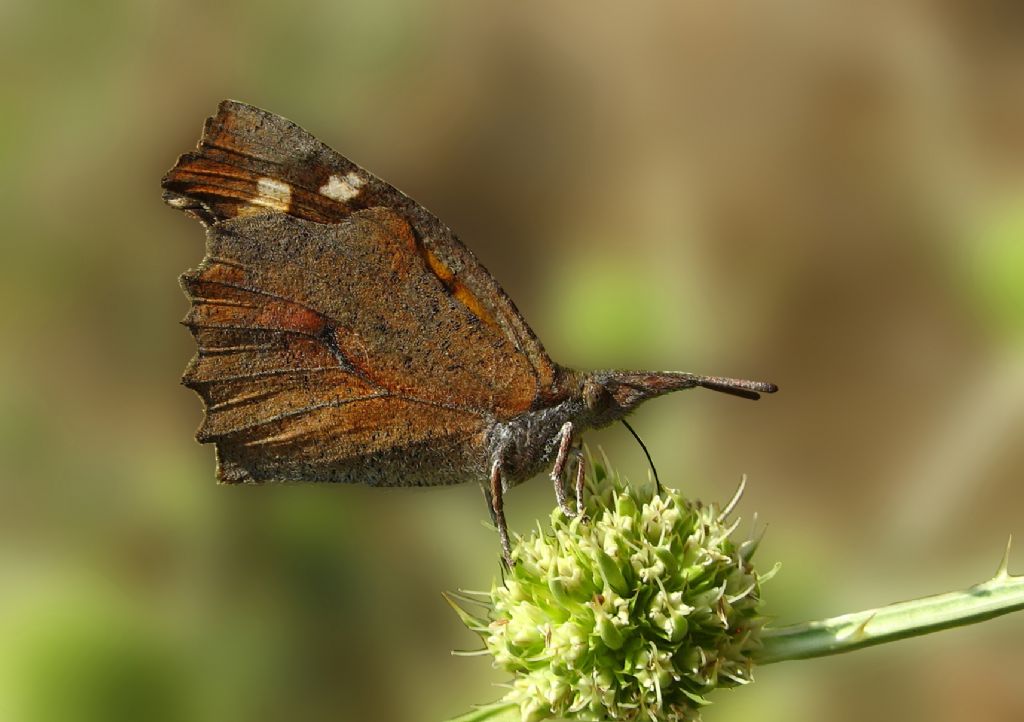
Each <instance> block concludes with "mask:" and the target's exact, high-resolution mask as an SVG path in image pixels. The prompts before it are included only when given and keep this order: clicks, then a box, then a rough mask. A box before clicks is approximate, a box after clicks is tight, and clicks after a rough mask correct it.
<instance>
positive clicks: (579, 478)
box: [576, 449, 587, 516]
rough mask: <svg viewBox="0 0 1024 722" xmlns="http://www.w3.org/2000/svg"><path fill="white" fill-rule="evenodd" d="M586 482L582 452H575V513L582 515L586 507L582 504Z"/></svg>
mask: <svg viewBox="0 0 1024 722" xmlns="http://www.w3.org/2000/svg"><path fill="white" fill-rule="evenodd" d="M586 480H587V469H586V465H585V463H584V460H583V451H582V450H580V449H577V450H576V513H577V514H579V515H580V516H583V515H584V512H585V511H586V505H585V504H584V503H583V484H584V482H585V481H586Z"/></svg>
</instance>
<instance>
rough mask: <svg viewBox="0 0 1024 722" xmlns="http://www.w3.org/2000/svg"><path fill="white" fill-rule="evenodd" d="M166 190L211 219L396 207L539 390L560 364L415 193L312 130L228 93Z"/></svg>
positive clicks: (335, 218) (332, 218)
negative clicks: (522, 361) (524, 363)
mask: <svg viewBox="0 0 1024 722" xmlns="http://www.w3.org/2000/svg"><path fill="white" fill-rule="evenodd" d="M162 185H163V188H164V198H165V200H166V201H167V202H168V203H170V204H171V205H173V206H175V207H178V208H182V209H184V210H187V211H190V212H192V213H194V214H195V215H196V216H198V217H199V218H200V219H201V220H203V221H204V222H205V223H206V224H211V223H214V222H216V221H219V220H224V219H228V218H234V217H237V216H239V215H249V214H257V213H265V212H283V213H287V214H288V215H292V216H295V217H296V218H304V219H307V220H312V221H317V222H320V223H339V222H341V221H343V220H344V219H346V218H348V217H349V216H350V215H351V214H353V213H355V212H356V211H359V210H362V209H366V208H375V207H382V208H389V209H391V210H392V211H394V212H395V213H397V214H398V215H399V216H401V217H402V218H403V219H405V221H406V222H407V223H408V224H409V225H410V226H411V227H412V229H413V233H414V234H415V235H416V238H417V241H418V242H419V244H420V248H421V253H422V255H423V256H424V259H425V261H426V262H427V265H428V267H429V268H430V270H431V271H432V272H433V273H434V274H435V275H436V276H437V277H438V278H439V279H440V280H441V282H442V283H443V284H444V285H445V286H446V287H447V288H448V290H449V292H450V293H451V294H452V295H453V296H454V297H455V298H457V299H459V301H460V302H462V303H463V304H464V305H466V306H467V307H469V308H471V309H472V310H473V311H474V312H475V313H477V315H479V316H481V317H487V318H488V319H489V320H491V321H493V322H494V323H495V324H496V325H497V326H498V327H499V328H500V329H501V331H502V332H503V333H504V334H505V335H506V336H507V337H508V339H509V340H510V341H511V342H512V343H513V344H514V346H515V348H516V349H517V350H518V351H519V352H520V353H522V354H525V355H526V357H527V359H528V360H529V362H530V366H531V368H532V370H533V375H534V379H535V381H534V386H535V388H536V390H537V393H538V394H539V395H541V396H544V395H548V394H550V390H551V387H552V385H553V384H554V383H555V376H556V372H557V367H556V366H555V364H554V363H553V362H552V361H551V359H550V358H548V355H547V354H546V353H545V351H544V347H543V345H542V344H541V343H540V341H539V340H538V339H537V336H536V335H535V334H534V333H533V331H532V329H530V327H529V325H527V323H526V321H525V320H524V319H523V317H522V315H521V314H520V313H519V311H518V309H516V307H515V304H514V303H512V300H511V299H510V298H509V297H508V295H507V294H506V293H505V291H504V290H502V288H501V287H500V286H499V285H498V283H497V282H496V281H495V280H494V277H493V276H491V274H490V273H489V272H488V271H487V269H486V268H484V267H483V265H481V264H480V262H479V261H477V259H476V257H475V256H474V255H473V253H472V252H471V251H470V250H469V249H468V248H466V247H465V246H464V245H463V244H462V242H461V241H459V239H458V238H457V237H456V236H455V234H454V233H453V232H452V231H451V229H449V228H448V227H447V226H446V225H445V224H444V223H442V222H441V221H440V220H438V218H437V217H436V216H434V215H433V214H432V213H431V212H430V211H428V210H427V209H426V208H424V207H423V206H421V205H420V204H418V203H417V202H416V201H414V200H413V199H411V198H409V197H408V196H407V195H405V194H404V193H402V192H401V191H399V190H397V189H396V188H394V187H393V186H391V185H389V184H388V183H386V182H384V181H382V180H381V179H379V178H377V177H376V176H375V175H373V174H372V173H370V172H369V171H367V170H365V169H363V168H361V167H359V166H358V165H356V164H355V163H353V162H352V161H350V160H348V159H347V158H345V157H344V156H342V155H341V154H340V153H338V152H336V151H335V150H333V149H332V148H330V147H328V146H327V145H325V144H324V143H322V142H321V141H319V140H318V139H317V138H315V137H313V136H312V135H311V134H310V133H309V132H307V131H306V130H304V129H303V128H301V127H299V126H298V125H296V124H294V123H292V122H291V121H289V120H287V119H285V118H282V117H281V116H279V115H275V114H273V113H269V112H267V111H265V110H261V109H260V108H256V107H253V106H251V105H246V104H245V103H239V102H237V101H233V100H225V101H223V102H222V103H221V104H220V108H219V110H218V112H217V114H216V115H215V116H213V117H211V118H208V119H207V121H206V125H205V127H204V130H203V136H202V138H201V140H200V141H199V146H198V148H197V149H196V150H195V151H194V152H192V153H187V154H185V155H183V156H181V158H179V159H178V162H177V164H176V165H175V166H174V168H172V169H171V171H170V172H168V173H167V175H166V176H165V177H164V179H163V183H162Z"/></svg>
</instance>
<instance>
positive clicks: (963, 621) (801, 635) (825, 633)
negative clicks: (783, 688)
mask: <svg viewBox="0 0 1024 722" xmlns="http://www.w3.org/2000/svg"><path fill="white" fill-rule="evenodd" d="M1007 551H1009V549H1007ZM1020 609H1024V577H1021V576H1016V577H1015V576H1010V575H1009V574H1008V573H1007V571H1006V557H1004V558H1003V563H1002V565H1000V568H999V571H998V572H997V573H996V576H995V577H993V578H992V579H991V580H989V581H987V582H984V583H983V584H976V585H974V586H973V587H970V588H969V589H965V590H963V591H959V592H950V593H948V594H938V595H936V596H933V597H924V598H922V599H914V600H911V601H909V602H897V603H896V604H890V605H888V606H885V607H879V608H878V609H868V610H866V611H863V612H854V613H852V614H844V615H842V616H839V617H832V618H831V619H823V620H821V621H817V622H804V623H802V624H791V625H789V626H786V627H778V628H776V629H771V628H767V629H765V630H764V631H763V632H762V634H761V640H762V641H763V642H764V647H763V648H762V649H761V650H760V651H759V652H758V653H757V656H756V657H755V660H756V662H757V663H758V664H769V663H771V662H784V661H786V660H790V659H808V658H811V657H823V656H825V655H828V654H839V653H841V652H851V651H853V650H855V649H860V648H862V647H870V646H872V645H875V644H884V643H886V642H894V641H896V640H898V639H904V638H906V637H916V636H918V635H921V634H928V633H930V632H938V631H939V630H942V629H951V628H953V627H961V626H964V625H967V624H974V623H976V622H982V621H984V620H986V619H992V618H993V617H998V616H1000V615H1003V614H1008V613H1010V612H1014V611H1017V610H1020Z"/></svg>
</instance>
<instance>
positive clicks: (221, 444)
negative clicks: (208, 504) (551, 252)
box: [162, 101, 776, 560]
mask: <svg viewBox="0 0 1024 722" xmlns="http://www.w3.org/2000/svg"><path fill="white" fill-rule="evenodd" d="M162 186H163V189H164V200H165V201H166V202H167V203H168V204H170V205H171V206H173V207H175V208H179V209H181V210H184V211H186V212H188V213H190V214H191V215H193V216H195V217H196V218H198V219H199V220H200V222H202V224H203V225H204V227H205V229H206V256H205V257H204V258H203V260H202V262H201V263H200V264H199V266H198V267H197V268H196V269H194V270H191V271H188V272H186V273H185V274H183V275H182V277H181V283H182V287H183V288H184V290H185V293H186V295H187V296H188V298H189V300H190V302H191V308H190V310H189V313H188V315H187V316H186V318H185V321H184V323H185V325H186V326H187V327H188V328H189V330H190V331H191V332H192V335H193V336H194V337H195V340H196V345H197V347H198V349H197V353H196V356H195V357H194V358H193V359H192V361H191V363H190V364H189V366H188V368H187V369H186V371H185V375H184V377H183V379H182V382H183V383H184V384H185V385H186V386H188V387H189V388H192V389H194V390H195V391H196V392H197V393H198V394H199V395H200V396H201V397H202V399H203V401H204V402H205V406H206V414H205V418H204V420H203V423H202V425H201V426H200V428H199V431H198V433H197V435H196V438H197V439H198V440H199V441H201V442H210V443H213V444H214V445H215V446H216V449H217V476H218V478H219V479H220V480H221V481H223V482H227V483H260V482H270V481H310V482H317V481H319V482H352V483H364V484H370V485H374V486H413V485H417V486H434V485H445V484H458V483H464V482H469V481H476V482H479V483H480V484H481V485H482V487H483V489H484V493H485V496H486V497H487V499H488V508H489V510H490V513H491V516H492V519H493V520H494V522H495V526H496V527H497V529H498V533H499V536H500V540H501V545H502V550H503V552H504V555H505V559H506V560H508V559H509V555H510V545H509V537H508V530H507V525H506V523H505V516H504V502H503V498H504V493H505V492H506V491H507V490H508V489H509V488H510V487H512V486H514V485H516V484H518V483H521V482H522V481H525V480H526V479H529V478H531V477H533V476H535V475H537V474H538V473H540V472H542V471H546V470H549V469H550V470H551V478H552V480H553V481H554V486H555V493H556V496H557V498H558V502H559V504H560V505H561V507H562V508H563V509H564V510H565V512H566V513H567V514H575V513H578V511H579V509H580V508H581V504H582V487H583V480H584V468H583V463H582V459H581V454H580V443H581V442H580V435H581V433H582V432H583V431H585V430H586V429H590V428H597V427H601V426H606V425H608V424H610V423H612V422H614V421H616V420H619V419H624V417H625V416H626V415H627V414H628V413H630V412H631V411H632V410H633V409H635V408H636V407H637V406H638V405H639V404H641V403H643V402H644V401H645V400H647V399H649V398H653V397H655V396H660V395H662V394H665V393H669V392H671V391H678V390H680V389H686V388H693V387H698V386H699V387H703V388H708V389H712V390H715V391H723V392H727V393H731V394H735V395H738V396H742V397H745V398H751V399H756V398H758V395H759V394H760V393H771V392H773V391H775V390H776V388H775V386H774V385H772V384H769V383H763V382H756V381H743V380H737V379H729V378H722V377H715V376H699V375H695V374H686V373H672V372H664V373H658V372H626V371H596V372H579V371H574V370H572V369H568V368H565V367H562V366H560V365H558V364H556V363H554V362H553V361H552V360H551V359H550V358H548V355H547V353H546V352H545V351H544V348H543V346H542V345H541V343H540V341H539V340H538V339H537V337H536V335H535V334H534V333H533V331H532V330H531V329H530V327H529V326H528V325H527V324H526V321H525V320H523V318H522V316H521V315H520V313H519V312H518V310H517V309H516V307H515V305H514V304H513V303H512V301H511V300H510V299H509V297H508V296H507V295H506V294H505V292H504V291H503V290H502V289H501V287H500V286H499V285H498V283H497V282H496V281H495V280H494V278H493V277H492V276H491V275H490V273H488V272H487V270H486V269H485V268H484V267H483V266H482V265H481V264H480V263H479V262H478V261H477V260H476V258H475V257H474V256H473V254H472V253H471V252H470V251H469V250H468V249H467V248H466V247H465V246H464V245H463V244H462V243H461V242H460V241H459V240H458V238H457V237H456V236H455V235H454V234H453V233H452V231H451V230H450V229H449V228H448V227H447V226H446V225H444V224H443V223H442V222H441V221H439V220H438V219H437V218H436V217H435V216H434V215H432V214H431V213H430V212H429V211H427V210H426V209H425V208H423V207H422V206H421V205H419V204H418V203H416V202H415V201H413V200H412V199H410V198H409V197H408V196H406V195H404V194H403V193H401V192H400V191H398V190H396V189H395V188H393V187H392V186H390V185H388V184H387V183H385V182H384V181H382V180H380V179H379V178H377V177H376V176H374V175H373V174H371V173H369V172H368V171H366V170H364V169H363V168H361V167H359V166H357V165H356V164H354V163H352V162H351V161H350V160H348V159H347V158H345V157H343V156H341V155H340V154H338V153H337V152H335V151H334V150H332V149H331V148H329V147H328V146H326V145H324V144H323V143H321V142H320V141H319V140H317V139H316V138H314V137H313V136H312V135H310V134H309V133H308V132H306V131H305V130H303V129H302V128H300V127H299V126H297V125H295V124H294V123H291V122H290V121H288V120H285V119H284V118H281V117H280V116H277V115H274V114H272V113H268V112H266V111H264V110H260V109H258V108H255V107H252V106H250V105H245V104H243V103H238V102H235V101H224V102H223V103H221V105H220V108H219V111H218V113H217V114H216V115H215V116H213V117H212V118H209V119H208V120H207V122H206V126H205V128H204V131H203V135H202V138H201V139H200V141H199V146H198V148H197V149H196V150H195V151H193V152H191V153H186V154H185V155H183V156H181V158H179V159H178V162H177V163H176V164H175V166H174V167H173V168H172V169H171V170H170V171H169V172H168V173H167V175H166V176H165V177H164V179H163V182H162ZM572 465H575V467H576V474H575V486H574V490H575V496H576V505H573V504H571V503H570V498H569V496H570V495H569V493H568V492H567V491H566V484H565V478H564V477H565V476H566V475H567V472H568V471H569V467H570V466H572Z"/></svg>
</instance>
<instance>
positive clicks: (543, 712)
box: [456, 465, 766, 722]
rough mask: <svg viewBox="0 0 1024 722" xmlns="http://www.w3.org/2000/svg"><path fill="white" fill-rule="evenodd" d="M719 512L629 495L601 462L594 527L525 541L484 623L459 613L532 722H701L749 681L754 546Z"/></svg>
mask: <svg viewBox="0 0 1024 722" xmlns="http://www.w3.org/2000/svg"><path fill="white" fill-rule="evenodd" d="M729 507H730V509H727V511H726V513H722V512H721V511H720V510H719V509H717V508H716V506H714V505H702V504H701V503H700V502H690V501H687V500H686V499H684V498H683V497H681V496H680V495H679V494H678V493H676V492H675V491H672V490H670V489H665V488H663V489H661V491H660V493H655V492H654V490H652V489H651V488H649V487H648V486H645V487H644V488H635V487H630V486H628V485H626V484H624V483H623V482H622V481H621V480H620V479H619V478H618V476H617V475H614V474H611V475H609V474H607V473H606V472H605V471H604V469H603V468H602V467H601V466H598V465H595V471H594V473H593V474H591V480H590V484H589V489H588V494H587V500H586V508H587V515H586V517H584V518H580V517H577V518H573V519H568V518H566V517H565V516H564V515H563V514H562V512H561V510H559V509H557V508H556V509H555V510H554V511H553V512H552V514H551V529H550V531H549V532H545V531H543V530H541V529H538V530H537V532H535V533H534V534H532V535H531V536H529V537H527V538H517V539H516V542H515V544H514V547H513V550H512V558H513V560H514V562H515V563H514V565H513V567H512V569H511V570H509V571H508V572H507V573H506V575H505V579H504V581H503V583H500V584H498V583H495V584H494V586H493V588H492V589H491V592H490V594H488V595H485V597H486V601H485V602H484V605H485V607H486V613H485V615H483V616H481V617H477V616H474V615H473V614H471V613H469V612H468V611H466V610H465V609H462V608H460V607H456V609H457V611H458V612H459V613H460V616H461V617H462V619H463V621H464V622H465V623H466V624H467V625H468V626H469V627H470V628H471V629H473V630H474V631H476V632H478V633H479V634H480V636H481V637H482V638H483V641H484V644H485V646H486V648H487V651H488V652H490V654H491V655H493V657H494V663H495V665H496V666H497V667H499V668H501V669H504V670H507V671H509V672H512V673H513V674H514V675H515V678H514V680H513V682H512V685H511V690H510V691H509V692H508V694H507V695H506V696H505V699H504V702H506V703H515V704H517V705H518V706H519V708H520V713H521V716H522V719H523V720H524V722H533V721H534V720H541V719H546V718H551V717H555V718H561V719H580V720H605V719H614V720H655V721H661V720H665V721H670V720H671V721H677V720H697V719H699V718H700V712H699V710H700V707H701V706H702V705H705V704H707V700H706V699H705V695H706V694H707V693H708V692H710V691H711V690H713V689H715V688H716V687H729V686H734V685H738V684H746V683H747V682H749V681H751V667H752V661H751V655H752V653H753V652H754V651H755V650H756V649H757V648H758V647H759V646H760V642H759V635H760V631H761V627H762V624H763V619H762V617H761V616H760V615H759V613H758V605H759V603H760V582H761V581H763V580H764V579H765V578H766V577H762V576H758V574H757V573H756V572H755V571H754V569H753V567H752V566H751V562H750V558H751V556H752V555H753V553H754V550H755V548H756V546H757V544H756V541H755V540H747V541H743V542H741V543H737V542H734V541H733V540H732V538H731V535H732V533H733V531H734V530H735V528H736V525H737V524H736V523H733V524H732V525H729V524H728V523H727V521H726V517H727V516H728V511H729V510H731V507H732V504H730V505H729Z"/></svg>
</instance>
